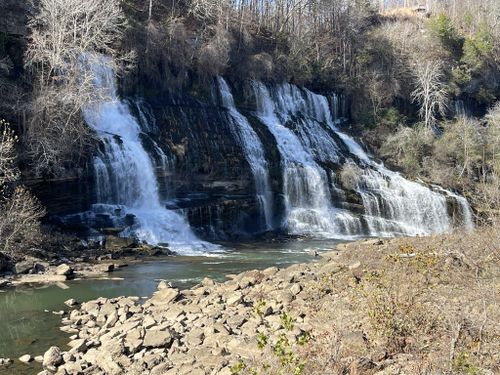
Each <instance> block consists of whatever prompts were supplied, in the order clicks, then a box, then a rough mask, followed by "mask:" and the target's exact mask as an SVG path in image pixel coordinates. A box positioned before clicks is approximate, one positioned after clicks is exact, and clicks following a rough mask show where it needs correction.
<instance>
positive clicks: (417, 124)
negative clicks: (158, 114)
mask: <svg viewBox="0 0 500 375" xmlns="http://www.w3.org/2000/svg"><path fill="white" fill-rule="evenodd" d="M13 3H14V2H12V1H6V2H5V3H4V4H2V5H1V7H0V10H1V11H2V12H1V13H2V14H3V15H2V16H0V17H5V19H3V20H2V23H1V25H2V26H3V27H2V28H3V30H2V29H0V95H1V97H2V100H1V102H0V118H2V119H3V120H2V122H1V128H2V129H1V132H2V133H1V134H2V136H1V139H0V141H1V143H0V144H1V149H0V167H1V175H0V190H1V192H2V198H1V205H0V217H1V218H2V219H0V251H3V252H6V253H10V252H12V251H13V248H14V247H13V245H12V244H16V246H15V248H16V249H18V248H19V244H25V245H24V246H25V247H30V245H31V244H32V243H33V242H36V241H40V238H41V237H40V234H39V233H40V227H39V220H40V219H41V218H42V217H43V216H44V214H45V210H44V208H43V207H42V206H41V204H40V203H39V202H38V201H37V199H36V198H35V197H34V196H33V195H32V194H31V193H30V192H29V191H28V190H27V189H26V188H24V187H23V183H24V181H25V180H27V179H30V178H43V179H53V178H64V176H67V175H71V174H72V173H74V172H75V170H78V169H79V168H82V166H83V165H85V163H87V162H88V160H89V158H90V157H91V156H92V154H93V152H94V150H95V149H96V147H97V144H98V142H97V140H96V137H95V135H94V134H93V131H92V130H91V129H90V128H89V127H88V125H87V124H86V123H85V121H84V120H83V116H82V109H83V108H85V107H86V106H88V105H89V104H90V103H93V102H95V101H97V100H99V98H101V97H102V95H105V93H101V92H99V91H98V90H95V89H94V86H93V84H92V82H93V79H94V78H95V77H92V75H91V73H89V72H86V73H85V74H82V71H81V64H82V59H81V57H82V56H84V55H92V54H95V53H99V54H105V55H108V56H110V57H112V58H113V60H112V62H110V63H112V64H113V65H114V68H115V69H116V70H117V71H118V72H119V76H120V91H121V92H123V93H124V94H131V93H135V94H138V95H141V96H144V97H153V96H155V95H158V94H159V93H162V92H167V91H175V90H181V91H186V92H189V93H191V94H192V95H194V96H200V97H202V96H203V95H206V91H207V87H208V85H207V83H209V82H210V81H211V80H213V79H214V78H215V77H217V76H224V77H226V78H228V79H229V80H230V81H231V82H233V83H235V84H236V85H238V83H241V84H242V83H244V82H247V81H252V80H260V81H264V82H290V83H293V84H296V85H299V86H305V87H308V88H310V89H314V90H317V91H319V92H328V91H332V90H335V91H337V92H341V93H342V94H343V95H344V96H345V97H346V98H348V99H349V103H350V106H349V114H350V123H351V130H352V132H353V134H355V135H356V136H357V137H359V138H360V139H362V140H363V142H364V144H365V146H366V147H367V148H369V149H371V150H372V151H373V153H374V154H375V155H377V156H378V157H380V158H382V159H384V160H385V161H386V163H387V164H388V165H389V166H392V167H394V168H396V169H398V170H400V171H402V172H403V173H404V174H405V175H407V176H410V177H411V178H412V179H416V180H417V179H419V180H424V181H426V182H429V183H436V184H440V185H443V186H445V187H447V188H451V189H454V190H456V191H459V192H460V193H462V194H464V195H465V196H466V197H467V198H469V200H470V201H471V202H472V204H473V206H474V209H475V212H476V214H477V216H478V218H479V219H481V220H482V221H484V222H491V221H492V220H494V218H495V217H496V216H498V214H499V213H500V212H499V207H500V104H499V102H498V99H499V97H500V84H499V79H500V4H499V2H498V1H495V0H483V1H476V0H463V1H457V0H443V1H424V2H411V1H405V2H380V1H368V0H365V1H364V0H327V1H325V0H275V1H264V0H238V1H233V0H224V1H220V0H124V1H118V0H38V1H33V2H32V3H30V4H29V5H26V6H25V7H19V8H17V7H15V6H14V5H13ZM422 3H423V4H422ZM16 14H17V16H18V17H12V16H13V15H14V16H16ZM17 19H20V20H21V21H20V22H21V23H22V22H24V21H25V23H26V27H25V29H26V31H25V34H23V32H21V33H19V32H17V31H12V30H14V29H15V28H14V26H15V25H14V26H13V25H12V24H11V23H12V22H16V21H15V20H17ZM23 20H24V21H23ZM21 29H22V28H21ZM110 61H111V60H110ZM355 174H356V170H355V168H348V167H346V168H345V171H343V175H344V177H345V178H347V179H348V178H351V177H352V175H355ZM21 247H23V246H21Z"/></svg>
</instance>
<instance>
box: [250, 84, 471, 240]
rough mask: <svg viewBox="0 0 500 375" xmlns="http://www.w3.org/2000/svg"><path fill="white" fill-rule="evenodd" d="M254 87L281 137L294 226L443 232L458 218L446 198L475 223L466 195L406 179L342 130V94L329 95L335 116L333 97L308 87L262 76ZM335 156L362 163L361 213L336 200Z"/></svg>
mask: <svg viewBox="0 0 500 375" xmlns="http://www.w3.org/2000/svg"><path fill="white" fill-rule="evenodd" d="M254 88H255V95H256V101H257V115H258V117H259V119H260V120H261V122H262V123H263V124H264V125H265V126H266V127H267V128H268V129H269V130H270V131H271V133H272V134H273V135H274V137H275V138H276V141H277V144H278V149H279V151H280V154H281V158H282V164H283V165H282V169H283V176H284V188H283V190H284V194H285V198H286V202H287V207H288V213H287V217H288V219H287V223H285V224H286V226H287V227H288V229H289V230H290V231H291V232H292V233H302V234H316V235H317V234H319V233H321V234H322V235H325V236H328V237H343V236H345V235H348V236H352V237H356V236H363V235H370V236H391V235H420V234H431V233H443V232H446V231H448V230H449V229H450V228H451V225H452V223H451V221H450V215H449V213H448V207H447V198H448V199H453V200H455V201H456V202H457V203H458V205H459V206H460V207H461V211H462V216H463V220H462V222H463V224H464V226H465V227H467V228H471V227H472V226H473V224H472V214H471V210H470V207H469V205H468V203H467V201H466V200H465V198H463V197H460V196H458V195H456V194H453V193H451V192H448V191H445V190H438V189H434V190H433V189H430V188H428V187H426V186H424V185H422V184H419V183H416V182H412V181H408V180H406V179H405V178H403V177H402V176H401V175H400V174H398V173H395V172H392V171H390V170H388V169H387V168H385V166H384V165H383V164H381V163H377V162H375V161H374V160H373V159H372V158H371V157H370V156H369V155H367V154H366V152H365V151H364V150H363V148H362V147H361V145H359V144H358V143H357V142H356V141H355V140H354V139H353V138H352V137H350V136H348V135H347V134H345V133H343V132H341V131H339V129H338V128H337V122H338V121H337V120H339V118H338V116H340V113H342V114H344V113H345V109H344V108H342V104H341V103H340V100H339V99H338V97H337V96H333V98H332V100H331V101H330V104H331V106H332V107H333V109H332V111H333V115H332V111H331V110H330V105H329V101H328V99H327V98H326V97H324V96H322V95H318V94H315V93H312V92H310V91H309V90H306V89H300V88H298V87H296V86H293V85H290V84H283V85H278V86H276V87H272V88H271V89H269V88H268V87H266V86H265V85H264V84H262V83H259V82H256V83H255V84H254ZM332 135H335V136H336V137H338V140H340V142H341V143H343V145H340V144H338V143H337V141H336V140H335V139H334V137H333V136H332ZM342 146H343V147H342ZM343 149H346V150H348V151H349V153H347V154H346V153H345V152H343V151H342V150H343ZM318 163H321V166H320V165H319V164H318ZM328 163H336V164H337V165H342V164H344V163H352V164H353V165H357V170H358V171H359V176H357V178H356V180H357V181H356V187H355V191H356V193H357V194H358V195H359V196H360V198H361V202H362V205H363V213H362V214H361V215H359V216H358V217H356V216H355V215H353V214H352V213H351V212H348V211H346V210H344V209H342V207H344V206H346V204H345V203H344V202H338V201H337V202H336V201H333V200H332V197H334V196H339V194H338V193H336V191H337V190H338V189H337V188H336V186H335V185H334V184H333V185H332V184H330V185H329V184H328V183H327V178H326V177H327V174H326V173H325V172H326V171H328V170H329V167H328ZM344 165H345V164H344ZM329 189H331V191H329Z"/></svg>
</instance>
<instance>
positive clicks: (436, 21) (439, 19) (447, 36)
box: [428, 13, 461, 53]
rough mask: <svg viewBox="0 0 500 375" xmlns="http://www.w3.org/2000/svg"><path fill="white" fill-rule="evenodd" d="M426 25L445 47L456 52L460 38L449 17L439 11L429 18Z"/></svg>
mask: <svg viewBox="0 0 500 375" xmlns="http://www.w3.org/2000/svg"><path fill="white" fill-rule="evenodd" d="M428 27H429V29H430V31H431V32H432V34H434V35H435V36H436V37H437V38H439V40H440V41H441V43H442V44H443V46H444V47H445V48H446V49H448V50H449V51H451V52H454V53H455V52H457V50H458V49H459V48H460V44H461V38H460V35H459V34H458V32H457V30H456V29H455V26H454V25H453V23H452V21H451V19H450V17H448V16H447V15H446V14H444V13H441V14H439V15H438V16H436V17H433V18H431V19H430V20H429V23H428Z"/></svg>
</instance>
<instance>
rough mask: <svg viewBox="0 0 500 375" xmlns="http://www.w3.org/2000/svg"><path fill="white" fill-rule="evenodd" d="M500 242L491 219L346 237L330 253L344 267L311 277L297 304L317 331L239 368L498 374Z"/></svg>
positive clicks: (310, 374) (309, 374) (296, 310)
mask: <svg viewBox="0 0 500 375" xmlns="http://www.w3.org/2000/svg"><path fill="white" fill-rule="evenodd" d="M499 244H500V227H499V226H493V227H487V228H481V229H479V230H477V231H476V232H474V233H463V232H457V233H453V234H449V235H444V236H435V237H425V238H424V237H422V238H398V239H393V240H390V241H387V242H385V243H383V244H381V245H376V244H373V243H370V242H355V243H351V244H347V245H341V246H340V247H341V250H342V251H339V252H334V253H331V254H329V255H328V257H330V258H331V262H333V263H337V264H338V265H339V266H340V267H339V271H338V272H334V273H332V274H329V275H323V276H321V277H319V276H318V277H316V278H313V279H312V280H310V281H309V282H308V285H307V289H308V296H307V298H305V299H302V300H297V301H295V302H296V304H295V305H294V306H293V308H292V309H291V310H290V316H292V317H297V316H300V311H310V312H311V319H310V320H308V324H309V325H310V327H311V331H310V334H311V336H310V337H311V338H310V340H302V341H301V339H300V338H296V339H293V337H294V336H293V335H287V336H288V337H289V338H290V337H291V339H290V340H289V341H288V342H287V346H286V349H287V351H286V352H285V354H286V355H285V356H282V355H276V351H275V350H272V349H273V348H275V346H274V344H271V345H268V348H270V349H271V350H267V352H265V354H264V357H263V359H262V360H259V362H258V363H254V364H252V365H251V366H248V367H247V368H246V370H243V371H241V372H239V373H248V374H295V375H300V374H302V375H319V374H348V373H350V374H377V373H378V374H494V373H500V324H499V323H500V267H499V265H500V249H499ZM356 263H358V264H356ZM308 316H309V315H308ZM267 341H268V342H276V338H274V337H272V336H271V337H268V338H267ZM262 364H265V366H262ZM290 364H291V365H292V366H290Z"/></svg>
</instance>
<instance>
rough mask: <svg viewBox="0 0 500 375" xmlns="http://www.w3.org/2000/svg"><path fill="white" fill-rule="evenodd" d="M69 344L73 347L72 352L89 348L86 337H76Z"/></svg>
mask: <svg viewBox="0 0 500 375" xmlns="http://www.w3.org/2000/svg"><path fill="white" fill-rule="evenodd" d="M68 346H70V347H71V351H72V352H84V351H86V350H87V343H86V340H85V339H76V340H73V341H70V342H69V343H68Z"/></svg>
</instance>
